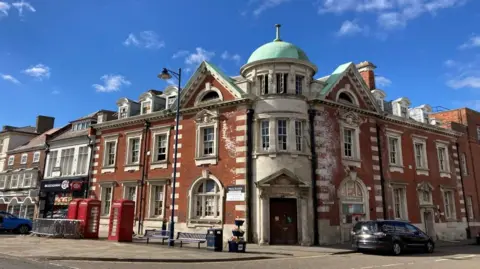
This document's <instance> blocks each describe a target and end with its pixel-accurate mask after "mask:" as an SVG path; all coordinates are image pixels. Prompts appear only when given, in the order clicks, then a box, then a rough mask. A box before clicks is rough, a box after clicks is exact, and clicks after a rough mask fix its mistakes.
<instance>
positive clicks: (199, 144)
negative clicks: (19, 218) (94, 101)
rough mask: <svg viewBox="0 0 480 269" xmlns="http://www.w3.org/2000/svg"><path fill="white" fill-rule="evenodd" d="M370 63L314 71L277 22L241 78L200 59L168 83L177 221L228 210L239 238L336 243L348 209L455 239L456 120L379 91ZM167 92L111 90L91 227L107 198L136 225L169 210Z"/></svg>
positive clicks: (185, 224)
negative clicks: (131, 212) (128, 206)
mask: <svg viewBox="0 0 480 269" xmlns="http://www.w3.org/2000/svg"><path fill="white" fill-rule="evenodd" d="M374 70H375V66H374V65H373V64H372V63H369V62H363V63H360V64H358V65H355V64H353V63H346V64H343V65H340V66H339V67H338V68H337V69H336V70H334V72H333V73H332V74H330V75H328V76H325V77H321V78H314V76H315V74H316V73H317V67H316V66H315V65H314V64H313V63H312V62H311V61H310V60H309V59H308V57H307V55H306V54H305V52H304V51H302V50H301V49H300V48H298V47H296V46H294V45H293V44H290V43H287V42H284V41H282V40H281V39H280V36H279V29H277V38H276V39H275V40H274V41H273V42H270V43H267V44H265V45H263V46H261V47H260V48H258V49H257V50H255V51H254V52H253V53H252V55H251V56H250V58H249V60H248V62H247V63H246V64H245V65H244V66H242V68H241V70H240V74H241V75H240V76H236V77H228V76H226V75H225V74H224V73H223V72H222V71H221V70H220V69H219V68H218V67H216V66H214V65H213V64H211V63H207V62H203V63H202V64H201V65H200V66H199V67H198V69H197V70H196V71H195V73H194V74H193V76H192V77H191V78H190V79H189V80H188V82H187V84H186V85H185V87H184V89H182V91H181V95H180V106H181V107H180V109H181V120H180V122H179V124H180V127H179V142H178V143H179V144H178V155H177V157H178V164H177V183H176V192H175V193H174V194H173V195H175V197H176V200H175V201H176V202H175V205H174V207H175V209H176V211H175V220H176V231H199V232H204V231H205V229H206V228H209V227H219V228H223V230H224V237H225V238H228V237H229V235H230V234H231V233H230V231H231V229H232V227H233V221H234V219H236V218H241V219H245V220H246V227H245V228H246V230H247V233H246V234H247V238H248V239H249V240H250V241H253V242H257V243H266V244H303V245H311V244H326V243H338V242H345V241H348V240H349V236H350V230H351V228H352V226H353V225H354V223H355V222H356V221H358V220H361V219H404V220H409V221H410V222H412V223H413V224H415V225H416V226H418V227H419V228H421V229H422V230H425V231H426V232H427V233H429V234H431V235H432V236H434V237H435V238H441V239H458V238H464V237H465V236H466V235H465V228H466V227H467V223H466V222H465V209H464V208H465V207H464V204H465V201H464V199H463V190H462V185H461V181H462V180H461V178H462V176H461V174H460V168H459V163H460V160H459V155H458V151H457V149H458V147H459V146H457V143H460V141H461V140H460V137H462V132H458V131H454V130H451V129H446V128H442V127H440V126H438V125H437V124H436V123H435V122H434V121H432V120H431V119H430V118H428V115H429V114H430V112H431V108H430V107H429V106H428V105H423V106H419V107H414V108H411V104H410V101H409V100H408V98H405V97H403V98H398V99H395V100H393V101H386V100H385V98H386V93H385V92H383V91H382V90H380V89H377V88H376V86H375V74H374ZM176 95H177V91H176V88H175V87H172V86H170V87H167V88H166V89H165V90H164V91H163V92H160V91H155V90H150V91H147V92H145V93H143V94H142V95H141V96H140V97H139V99H138V101H133V100H130V99H127V98H122V99H120V100H118V102H117V106H118V119H116V120H111V121H105V122H103V123H99V124H96V125H94V127H93V128H94V129H95V130H96V135H97V140H96V143H97V146H96V153H95V156H94V162H95V163H94V171H93V178H92V182H94V185H93V186H92V188H91V190H93V191H95V192H94V193H95V195H96V196H97V197H99V198H100V199H101V200H102V214H103V219H102V224H103V225H104V227H105V225H106V224H107V218H108V216H109V214H110V208H111V204H112V200H115V199H120V198H127V199H132V200H135V201H136V202H137V209H136V219H137V221H136V223H137V225H138V226H137V229H138V231H140V232H142V231H143V230H144V229H147V228H157V229H160V228H161V227H162V224H164V222H165V223H167V222H169V217H170V210H171V197H172V188H171V184H172V173H173V167H172V166H173V152H174V138H175V132H174V131H175V130H174V125H175V112H174V111H175V107H176V104H175V98H176ZM234 190H240V192H238V191H237V192H234ZM167 227H168V226H167ZM285 231H288V232H285Z"/></svg>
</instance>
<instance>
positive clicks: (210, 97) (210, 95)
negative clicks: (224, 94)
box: [200, 91, 220, 102]
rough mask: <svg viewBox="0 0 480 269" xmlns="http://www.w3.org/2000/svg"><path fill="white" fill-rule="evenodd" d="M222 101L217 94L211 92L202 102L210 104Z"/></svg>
mask: <svg viewBox="0 0 480 269" xmlns="http://www.w3.org/2000/svg"><path fill="white" fill-rule="evenodd" d="M218 99H220V96H218V93H217V92H214V91H211V92H208V93H206V94H205V95H204V96H203V97H202V99H201V101H200V102H209V101H214V100H218Z"/></svg>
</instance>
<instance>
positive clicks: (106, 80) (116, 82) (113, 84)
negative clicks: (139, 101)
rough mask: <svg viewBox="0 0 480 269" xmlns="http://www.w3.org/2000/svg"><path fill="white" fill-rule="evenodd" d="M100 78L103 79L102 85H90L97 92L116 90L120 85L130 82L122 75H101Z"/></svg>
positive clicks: (127, 84) (129, 83) (126, 84)
mask: <svg viewBox="0 0 480 269" xmlns="http://www.w3.org/2000/svg"><path fill="white" fill-rule="evenodd" d="M100 79H101V80H103V85H100V84H93V85H92V87H93V88H95V90H96V91H97V92H116V91H119V90H120V88H121V87H122V86H129V85H131V84H132V83H131V82H130V81H128V80H127V79H126V78H125V77H124V76H121V75H112V74H109V75H103V76H102V77H101V78H100Z"/></svg>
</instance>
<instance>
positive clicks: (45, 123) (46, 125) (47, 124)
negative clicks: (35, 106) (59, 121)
mask: <svg viewBox="0 0 480 269" xmlns="http://www.w3.org/2000/svg"><path fill="white" fill-rule="evenodd" d="M54 123H55V118H54V117H48V116H41V115H38V116H37V124H36V126H35V127H36V132H37V134H41V133H44V132H46V131H48V130H50V129H52V128H53V124H54Z"/></svg>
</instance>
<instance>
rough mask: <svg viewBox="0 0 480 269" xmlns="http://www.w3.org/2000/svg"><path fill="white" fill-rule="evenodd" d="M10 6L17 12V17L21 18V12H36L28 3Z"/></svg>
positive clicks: (22, 2)
mask: <svg viewBox="0 0 480 269" xmlns="http://www.w3.org/2000/svg"><path fill="white" fill-rule="evenodd" d="M12 6H13V7H15V8H16V9H17V10H18V15H19V16H23V11H24V10H25V11H30V12H36V11H37V10H36V9H35V8H34V7H33V6H32V5H31V4H30V3H28V2H25V1H23V0H22V1H20V2H15V3H12Z"/></svg>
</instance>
